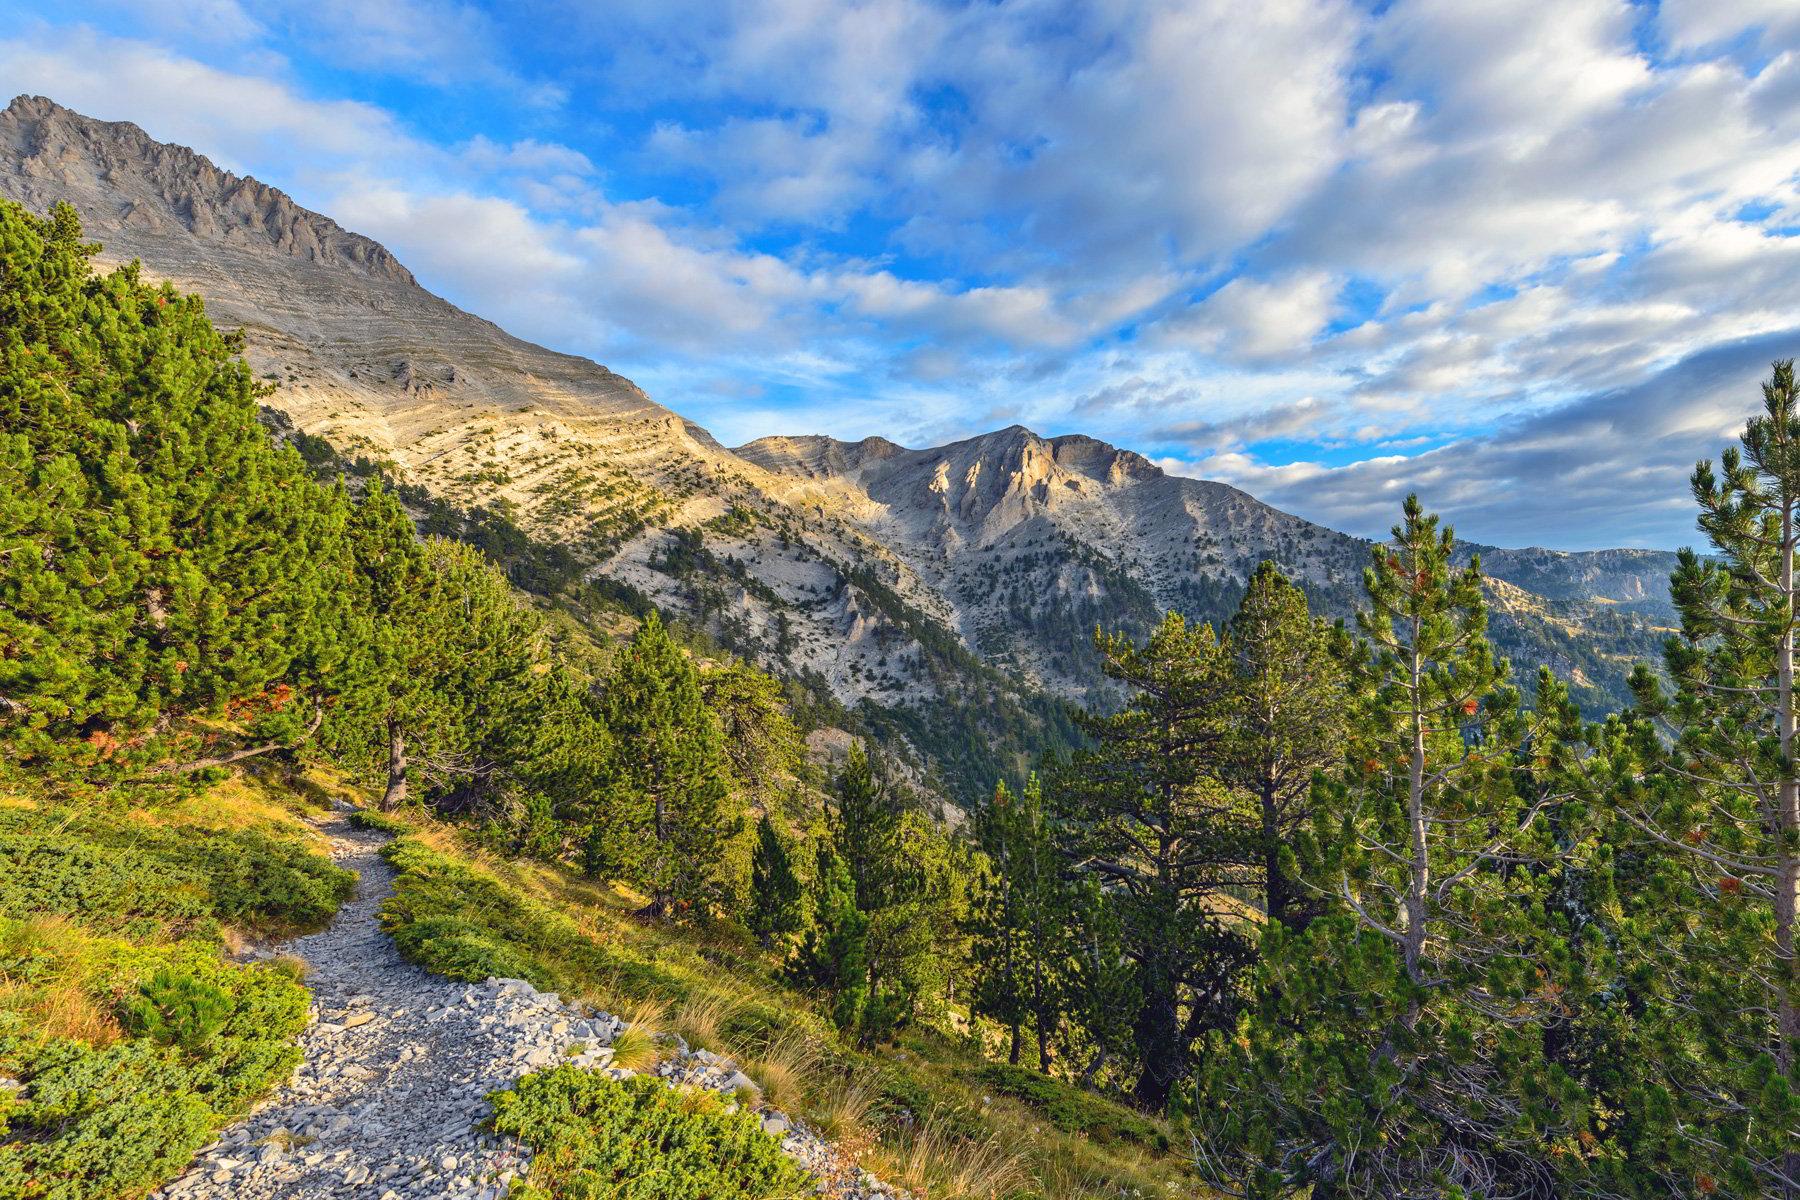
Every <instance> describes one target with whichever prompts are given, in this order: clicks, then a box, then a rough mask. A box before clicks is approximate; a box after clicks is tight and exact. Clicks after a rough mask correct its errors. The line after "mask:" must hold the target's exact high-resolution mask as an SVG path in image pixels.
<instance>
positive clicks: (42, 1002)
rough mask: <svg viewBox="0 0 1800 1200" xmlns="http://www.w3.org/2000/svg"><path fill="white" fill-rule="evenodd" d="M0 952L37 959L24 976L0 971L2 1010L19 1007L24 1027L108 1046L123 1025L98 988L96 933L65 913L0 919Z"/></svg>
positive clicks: (19, 959) (99, 959)
mask: <svg viewBox="0 0 1800 1200" xmlns="http://www.w3.org/2000/svg"><path fill="white" fill-rule="evenodd" d="M0 958H4V959H8V960H11V961H15V962H27V963H35V964H36V966H35V967H34V968H33V969H32V970H31V971H30V972H29V973H28V974H27V975H24V976H22V977H18V978H14V977H11V976H9V975H7V974H6V973H4V972H0V1010H4V1011H9V1012H16V1013H20V1014H22V1015H23V1016H24V1018H25V1025H26V1027H27V1028H28V1029H32V1030H34V1031H36V1032H40V1033H45V1034H49V1035H50V1036H52V1037H66V1038H74V1039H76V1040H77V1041H82V1042H87V1043H88V1044H89V1045H94V1046H106V1045H110V1044H111V1043H113V1042H116V1041H118V1040H119V1037H120V1036H121V1031H120V1029H119V1023H118V1021H117V1020H115V1019H114V1017H113V1014H112V1012H111V1010H110V1007H109V1006H107V1005H104V1004H102V1002H101V1000H100V999H99V998H97V997H96V996H95V995H93V994H92V993H93V992H98V991H101V990H102V989H101V988H100V987H99V986H97V984H98V980H97V979H96V978H95V976H96V975H98V974H99V973H101V962H102V958H103V955H102V951H101V946H100V943H99V942H98V941H96V939H95V938H94V936H93V935H92V934H90V933H88V932H87V931H86V930H84V929H82V928H81V927H80V926H79V925H76V924H75V923H73V922H72V921H69V920H68V919H67V918H65V917H54V916H39V917H31V918H29V919H27V920H23V921H17V922H0Z"/></svg>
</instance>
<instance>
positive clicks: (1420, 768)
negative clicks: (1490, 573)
mask: <svg viewBox="0 0 1800 1200" xmlns="http://www.w3.org/2000/svg"><path fill="white" fill-rule="evenodd" d="M1418 645H1419V628H1418V622H1417V621H1416V620H1415V621H1414V622H1413V652H1412V713H1411V721H1412V763H1411V768H1410V771H1409V773H1408V776H1407V784H1406V802H1407V821H1408V825H1409V828H1410V831H1411V834H1412V861H1411V863H1410V864H1409V869H1408V875H1409V878H1408V879H1407V887H1406V930H1405V932H1406V947H1405V949H1406V974H1407V976H1408V977H1409V978H1411V980H1412V981H1413V982H1414V983H1419V982H1420V981H1421V980H1422V978H1423V975H1422V973H1421V971H1420V969H1419V960H1420V958H1422V957H1423V956H1424V952H1425V889H1426V886H1427V885H1428V884H1429V883H1430V882H1431V874H1430V872H1431V868H1430V864H1429V862H1428V860H1427V859H1426V856H1425V714H1424V712H1423V710H1422V707H1421V705H1422V703H1423V700H1424V697H1423V696H1422V695H1421V692H1420V688H1421V686H1422V685H1423V675H1424V672H1423V669H1422V664H1421V663H1420V661H1419V651H1418ZM1408 1024H1409V1025H1410V1024H1411V1022H1410V1021H1409V1022H1408Z"/></svg>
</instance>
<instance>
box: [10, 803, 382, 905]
mask: <svg viewBox="0 0 1800 1200" xmlns="http://www.w3.org/2000/svg"><path fill="white" fill-rule="evenodd" d="M355 883H356V876H355V875H354V874H353V873H351V872H349V871H345V870H343V869H341V868H339V867H337V866H334V865H333V864H332V863H331V861H330V860H329V859H327V858H325V857H323V856H322V855H319V854H315V853H313V852H311V851H310V850H308V849H307V848H306V847H305V846H304V845H302V844H301V843H300V842H299V841H297V840H295V839H291V838H278V837H273V836H270V835H269V834H266V833H261V832H257V831H254V830H211V829H196V828H192V827H163V826H156V825H150V824H146V823H143V822H139V821H131V820H126V819H123V818H112V817H105V816H85V817H81V818H79V819H76V818H71V817H69V816H67V815H64V814H59V813H57V812H54V811H42V810H36V809H21V810H10V811H0V915H6V916H12V917H23V916H26V915H28V914H32V913H56V914H60V915H64V916H70V917H79V918H80V919H81V920H82V921H83V922H84V923H87V924H89V925H93V926H96V927H103V928H110V929H114V930H118V931H124V932H131V933H135V934H139V935H142V934H143V933H146V932H149V931H150V930H151V929H152V928H157V929H159V930H160V931H163V932H170V933H175V934H183V933H193V932H209V931H210V930H209V923H213V922H223V923H227V924H231V925H236V926H241V927H244V928H247V929H252V930H257V931H262V932H277V931H280V932H290V931H295V930H300V929H309V928H314V927H317V926H319V925H322V924H324V923H325V922H326V921H329V920H330V919H331V916H332V914H333V913H335V912H336V911H337V910H338V906H339V905H341V904H342V903H343V902H344V901H345V900H346V899H348V898H349V896H350V893H351V890H352V888H353V887H354V886H355Z"/></svg>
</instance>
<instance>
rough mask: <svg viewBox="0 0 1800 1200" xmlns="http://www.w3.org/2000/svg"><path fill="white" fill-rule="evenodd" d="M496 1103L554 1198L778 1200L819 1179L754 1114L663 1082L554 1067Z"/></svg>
mask: <svg viewBox="0 0 1800 1200" xmlns="http://www.w3.org/2000/svg"><path fill="white" fill-rule="evenodd" d="M489 1100H490V1102H491V1103H492V1104H493V1106H494V1115H493V1118H492V1125H493V1128H494V1130H495V1131H496V1132H498V1133H503V1134H510V1135H512V1136H514V1137H517V1138H519V1139H520V1140H521V1141H523V1142H524V1143H525V1144H526V1145H528V1146H530V1147H531V1148H532V1150H533V1151H534V1153H535V1157H534V1158H533V1160H532V1170H531V1188H532V1190H533V1191H534V1192H535V1194H537V1195H540V1196H543V1197H547V1198H549V1200H779V1198H780V1197H790V1196H799V1195H801V1194H802V1193H803V1192H806V1191H809V1190H810V1188H811V1185H812V1181H811V1178H810V1177H809V1176H808V1175H807V1174H806V1173H805V1172H804V1171H802V1170H801V1169H800V1168H799V1167H798V1166H797V1165H795V1163H794V1162H793V1160H792V1159H790V1158H788V1157H787V1156H786V1155H784V1154H783V1153H782V1152H781V1147H780V1144H779V1143H778V1142H777V1141H776V1140H775V1139H774V1138H772V1137H770V1136H769V1135H768V1134H766V1133H764V1132H763V1130H762V1125H761V1123H760V1121H759V1120H758V1119H757V1118H756V1117H755V1116H754V1115H753V1114H751V1113H749V1112H744V1111H739V1112H728V1111H726V1110H725V1107H724V1105H723V1103H722V1102H721V1101H720V1100H719V1099H718V1098H717V1097H716V1096H714V1095H712V1094H711V1093H706V1092H697V1091H688V1090H677V1089H673V1088H670V1087H668V1086H667V1085H666V1084H664V1083H663V1082H662V1081H661V1080H659V1079H655V1078H648V1077H645V1076H636V1077H633V1078H631V1079H626V1080H622V1081H621V1080H614V1079H610V1078H608V1077H607V1076H605V1075H602V1074H600V1073H598V1072H593V1071H582V1070H578V1069H576V1068H574V1067H556V1068H553V1069H551V1070H548V1071H542V1072H539V1073H537V1074H534V1075H527V1076H525V1077H524V1078H523V1079H521V1080H519V1083H518V1086H517V1087H516V1088H515V1089H513V1090H512V1091H503V1092H495V1093H493V1094H492V1095H491V1096H490V1097H489Z"/></svg>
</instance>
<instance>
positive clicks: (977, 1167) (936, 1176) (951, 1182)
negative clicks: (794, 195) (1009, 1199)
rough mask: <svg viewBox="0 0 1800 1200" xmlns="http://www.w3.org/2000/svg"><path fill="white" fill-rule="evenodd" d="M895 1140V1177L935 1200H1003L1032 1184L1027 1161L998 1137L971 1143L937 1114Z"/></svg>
mask: <svg viewBox="0 0 1800 1200" xmlns="http://www.w3.org/2000/svg"><path fill="white" fill-rule="evenodd" d="M895 1140H896V1143H897V1144H896V1145H895V1146H894V1148H893V1150H892V1151H891V1152H890V1156H891V1158H892V1160H893V1163H894V1174H896V1175H897V1176H898V1178H899V1181H900V1182H902V1183H904V1184H905V1185H906V1186H907V1187H909V1188H912V1189H913V1190H915V1191H917V1192H919V1193H921V1194H923V1195H928V1196H931V1197H932V1198H933V1200H998V1197H1001V1196H1004V1195H1006V1194H1008V1193H1009V1192H1013V1191H1016V1190H1018V1189H1019V1188H1022V1187H1024V1186H1025V1185H1026V1183H1028V1182H1029V1179H1028V1176H1027V1174H1026V1171H1025V1160H1024V1157H1023V1156H1022V1155H1021V1154H1020V1153H1019V1152H1018V1151H1016V1150H1009V1149H1007V1148H1006V1147H1005V1146H1004V1145H1002V1144H1001V1141H1000V1139H999V1137H998V1136H997V1135H995V1134H989V1135H988V1136H987V1137H986V1138H984V1139H982V1140H980V1141H970V1140H969V1139H968V1138H964V1137H959V1136H956V1135H955V1134H953V1133H952V1132H951V1131H950V1129H949V1126H948V1125H947V1124H946V1123H945V1122H943V1121H941V1120H939V1118H938V1117H936V1116H935V1115H934V1116H932V1117H930V1118H928V1119H927V1120H926V1121H925V1122H924V1123H923V1124H921V1125H917V1126H914V1127H913V1128H912V1129H910V1130H907V1131H906V1132H904V1133H902V1134H901V1135H900V1136H899V1137H898V1138H896V1139H895Z"/></svg>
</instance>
